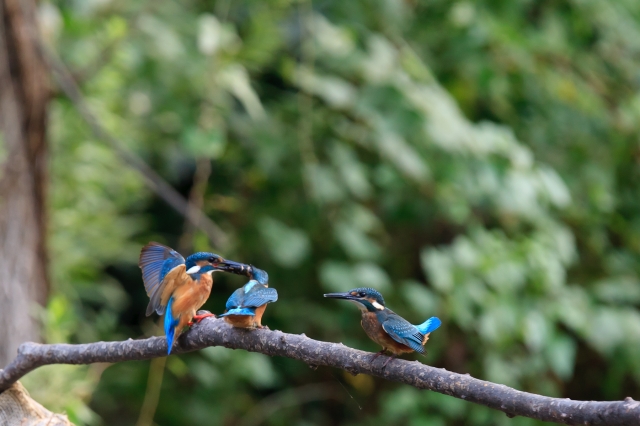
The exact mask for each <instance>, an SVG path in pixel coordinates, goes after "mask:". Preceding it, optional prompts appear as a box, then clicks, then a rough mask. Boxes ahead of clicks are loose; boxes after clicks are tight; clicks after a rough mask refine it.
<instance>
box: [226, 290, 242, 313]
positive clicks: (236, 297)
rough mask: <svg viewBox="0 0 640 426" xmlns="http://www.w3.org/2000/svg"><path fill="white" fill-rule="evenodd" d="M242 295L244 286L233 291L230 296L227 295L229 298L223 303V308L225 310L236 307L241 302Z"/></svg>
mask: <svg viewBox="0 0 640 426" xmlns="http://www.w3.org/2000/svg"><path fill="white" fill-rule="evenodd" d="M243 296H244V288H243V287H240V288H239V289H237V290H236V291H234V292H233V294H232V295H231V296H229V299H227V304H226V305H225V308H226V309H227V310H229V309H233V308H237V307H238V306H240V305H241V304H242V299H243Z"/></svg>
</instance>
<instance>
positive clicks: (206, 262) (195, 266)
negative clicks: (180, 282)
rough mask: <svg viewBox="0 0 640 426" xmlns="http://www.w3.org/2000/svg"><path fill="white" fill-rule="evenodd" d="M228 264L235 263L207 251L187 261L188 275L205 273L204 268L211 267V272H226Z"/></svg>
mask: <svg viewBox="0 0 640 426" xmlns="http://www.w3.org/2000/svg"><path fill="white" fill-rule="evenodd" d="M227 263H235V262H233V261H228V260H226V259H224V258H223V257H222V256H219V255H217V254H215V253H209V252H206V251H200V252H198V253H194V254H192V255H191V256H189V257H187V259H186V260H185V266H186V268H187V274H196V273H203V272H204V271H203V268H205V267H207V266H210V267H211V269H208V271H210V272H214V271H224V270H225V267H226V264H227Z"/></svg>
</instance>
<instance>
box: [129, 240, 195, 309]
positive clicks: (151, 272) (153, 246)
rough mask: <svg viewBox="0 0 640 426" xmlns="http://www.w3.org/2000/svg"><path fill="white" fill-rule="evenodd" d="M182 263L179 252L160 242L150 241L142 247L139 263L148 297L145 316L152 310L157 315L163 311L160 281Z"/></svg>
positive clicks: (183, 261) (182, 259)
mask: <svg viewBox="0 0 640 426" xmlns="http://www.w3.org/2000/svg"><path fill="white" fill-rule="evenodd" d="M184 263H185V260H184V258H183V257H182V256H181V255H180V253H178V252H177V251H175V250H173V249H172V248H170V247H167V246H163V245H162V244H158V243H154V242H152V243H149V244H147V245H146V246H145V247H144V248H143V249H142V251H141V252H140V262H139V265H140V268H141V269H142V280H143V281H144V288H145V290H146V291H147V295H148V296H149V299H150V300H149V305H148V306H147V316H149V315H151V314H152V313H153V311H155V312H156V313H157V314H158V315H162V314H163V313H164V311H165V306H162V305H161V304H160V297H161V296H162V290H161V288H162V281H163V280H164V277H166V276H167V274H168V273H169V271H171V270H172V269H173V268H175V267H176V266H179V265H182V264H184Z"/></svg>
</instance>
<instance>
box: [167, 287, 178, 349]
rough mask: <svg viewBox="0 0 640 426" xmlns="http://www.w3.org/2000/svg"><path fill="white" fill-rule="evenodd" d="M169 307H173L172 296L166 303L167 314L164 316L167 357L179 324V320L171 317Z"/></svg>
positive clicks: (171, 312) (171, 313)
mask: <svg viewBox="0 0 640 426" xmlns="http://www.w3.org/2000/svg"><path fill="white" fill-rule="evenodd" d="M171 305H173V296H172V297H170V298H169V302H168V303H167V313H166V315H165V316H164V334H165V335H166V336H167V346H168V348H167V355H171V348H173V341H174V339H175V336H176V326H177V325H178V323H179V322H180V318H179V317H178V318H174V317H173V310H172V309H171Z"/></svg>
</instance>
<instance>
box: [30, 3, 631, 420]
mask: <svg viewBox="0 0 640 426" xmlns="http://www.w3.org/2000/svg"><path fill="white" fill-rule="evenodd" d="M41 15H42V17H43V26H44V27H45V28H44V29H45V32H47V33H48V34H51V38H52V40H53V41H54V43H55V45H56V46H57V50H58V51H59V52H60V54H61V55H62V56H63V59H64V61H65V62H66V63H68V64H69V65H70V67H71V68H72V69H73V71H74V72H75V73H76V75H77V76H79V78H81V79H82V89H83V91H84V93H85V94H86V96H87V98H88V100H89V103H90V107H91V108H92V110H93V111H94V112H95V113H97V115H98V116H99V118H100V121H101V122H102V123H104V125H105V126H106V127H107V128H108V129H109V131H110V132H112V133H113V134H114V135H116V136H117V137H118V138H120V139H121V140H123V141H124V142H125V143H126V145H127V147H128V148H129V149H131V150H133V151H134V152H136V153H138V154H139V155H141V156H143V157H144V158H145V159H146V161H148V162H149V163H150V164H152V165H153V167H154V168H155V169H156V170H158V171H159V172H160V173H161V174H162V175H163V176H164V177H165V178H166V179H168V180H169V181H170V182H172V183H173V184H175V185H176V186H177V188H178V189H180V190H181V191H183V193H185V194H187V192H188V188H189V187H190V182H191V180H192V175H193V170H194V164H195V160H196V159H197V158H210V159H211V160H212V162H213V163H212V164H213V173H212V175H211V178H210V179H209V182H208V187H207V192H206V194H205V199H204V209H205V211H206V213H207V214H208V215H209V216H210V217H211V218H212V219H213V220H214V221H216V222H217V223H218V224H219V225H220V226H221V227H222V228H223V229H224V230H225V231H226V232H228V233H229V234H230V236H231V238H232V240H233V244H232V245H231V246H230V247H224V248H221V247H216V248H214V249H215V250H218V251H220V253H221V254H223V255H224V256H226V257H229V258H232V259H236V260H240V261H244V262H249V263H252V264H256V265H258V266H260V267H261V268H264V269H266V270H268V272H269V274H270V277H271V282H272V284H273V286H274V287H276V288H277V289H278V290H279V293H280V300H279V301H278V303H276V304H274V305H272V306H270V307H269V309H268V310H267V313H266V316H265V322H266V323H267V324H269V325H270V327H271V328H278V329H281V330H284V331H289V332H295V333H301V332H304V333H306V334H307V335H309V336H312V337H315V338H320V339H325V340H331V341H342V342H344V343H345V344H348V345H351V346H354V347H358V348H362V349H366V350H378V349H377V348H376V347H375V345H374V344H373V343H371V342H370V341H368V340H367V339H366V337H365V336H364V333H363V332H362V330H361V329H360V326H359V318H358V315H359V314H358V313H357V312H356V311H355V310H354V309H353V307H352V306H351V305H349V304H343V303H339V302H335V301H328V300H324V299H323V298H322V297H321V295H322V293H323V292H325V291H340V290H347V289H349V288H352V287H356V286H360V285H367V286H371V287H375V288H378V289H380V290H381V291H382V292H383V293H384V296H385V299H386V300H387V301H388V305H389V306H391V307H392V308H393V309H394V310H395V311H397V312H398V313H400V314H402V315H404V316H405V317H406V318H407V319H409V320H411V321H412V322H421V321H423V320H424V319H425V318H427V317H429V316H431V315H437V316H439V317H440V318H441V319H442V320H443V322H444V324H443V327H442V328H441V329H439V330H438V331H437V332H435V333H434V334H433V335H432V338H431V340H430V341H429V343H428V348H427V349H428V355H427V358H425V359H420V361H421V362H427V363H430V364H432V365H436V366H439V367H446V368H447V369H450V370H454V371H458V372H462V373H466V372H468V373H471V374H472V375H474V376H477V377H480V378H483V379H486V380H492V381H496V382H499V383H505V384H508V385H511V386H515V387H517V388H518V389H522V390H527V391H530V392H539V393H544V394H547V395H556V396H563V397H571V398H582V399H614V398H617V399H621V398H624V397H625V396H628V395H631V396H633V395H634V394H637V393H638V392H639V391H640V361H639V360H640V353H639V349H638V348H640V312H639V311H638V306H639V305H640V290H639V289H640V282H639V280H638V273H639V270H638V264H639V263H638V260H639V256H638V253H639V251H640V219H639V218H640V214H639V213H640V201H639V200H640V198H639V197H638V182H640V179H639V178H640V173H639V170H640V168H639V167H638V144H637V134H638V131H640V125H639V124H638V123H640V91H639V87H638V81H639V80H638V75H637V61H636V59H634V58H637V55H638V53H639V51H640V44H638V40H640V34H639V33H640V4H639V3H637V2H634V1H631V0H625V1H619V2H606V1H604V0H589V1H557V2H542V3H541V2H484V1H458V2H445V1H439V0H438V1H432V2H428V3H420V2H417V3H416V2H402V1H348V2H337V1H336V2H327V3H323V4H321V5H320V4H317V5H316V4H314V5H313V7H312V5H311V4H310V3H309V2H306V3H305V2H288V1H271V2H258V1H246V2H231V1H226V0H224V1H218V2H213V1H197V2H195V1H192V2H170V1H163V0H159V1H155V2H153V3H148V2H122V1H118V0H114V1H112V2H66V1H59V2H55V4H49V3H45V4H43V6H42V14H41ZM51 126H52V131H51V139H52V146H53V148H52V153H53V165H52V177H53V184H52V199H51V222H52V225H51V254H52V255H51V257H52V259H53V262H52V268H53V277H54V282H55V292H54V296H53V297H52V299H51V303H50V305H49V308H48V311H47V312H46V313H44V314H43V315H44V316H45V317H46V318H48V320H47V321H46V324H47V336H48V339H49V340H51V341H72V342H78V341H82V342H85V341H93V340H98V339H120V338H123V337H138V336H142V335H148V334H153V333H159V330H158V329H157V328H156V327H154V325H153V323H152V322H151V320H149V319H145V318H144V317H143V315H142V313H143V312H144V307H145V305H146V296H145V295H144V291H143V288H142V282H141V279H140V276H139V271H138V270H137V268H135V266H134V265H135V263H136V260H137V256H138V254H137V251H138V249H139V247H140V246H142V244H144V243H146V242H147V241H148V240H150V239H156V240H159V241H164V242H167V243H170V244H172V245H174V246H176V244H177V241H178V236H179V235H180V234H181V233H182V230H183V219H182V218H180V217H178V216H177V215H175V214H174V213H173V212H171V211H170V210H169V209H168V208H167V207H166V206H164V205H163V204H162V203H161V202H160V201H159V200H156V199H154V198H153V196H152V194H151V193H150V192H149V191H148V189H146V188H145V187H144V186H143V182H142V180H141V178H140V177H139V176H137V175H136V174H135V172H134V171H132V170H130V169H128V168H127V167H126V165H124V163H122V162H121V161H120V160H119V159H118V158H117V156H116V155H115V153H113V152H112V151H110V150H109V149H108V148H107V147H105V146H104V145H102V144H101V143H100V142H98V141H95V140H94V139H93V136H92V135H90V133H89V131H88V129H87V126H86V125H85V124H84V123H82V121H81V120H80V118H79V117H78V114H77V113H76V112H75V111H74V109H73V107H72V106H71V105H70V104H69V102H68V101H66V100H65V99H63V98H57V99H55V100H54V102H53V105H52V113H51ZM195 246H196V247H197V248H198V249H204V248H208V245H207V244H205V243H204V240H203V237H202V235H196V238H195ZM241 284H242V280H240V279H239V278H234V277H220V279H219V281H218V284H217V286H216V287H215V288H214V293H213V295H212V298H211V300H210V301H209V302H208V304H207V305H206V307H207V308H209V309H211V310H212V311H214V312H220V311H221V310H222V309H223V306H224V301H225V300H226V297H227V296H228V294H229V293H230V292H231V291H232V290H233V289H234V288H236V287H237V286H239V285H241ZM61 307H63V308H61ZM148 368H149V367H148V363H128V364H120V365H115V366H112V367H110V368H108V369H107V370H106V371H105V372H104V374H103V376H102V380H101V381H100V383H99V385H98V387H97V389H96V390H95V392H94V393H93V398H90V397H89V395H90V391H87V390H86V389H87V386H89V387H91V386H93V383H95V382H96V380H97V378H95V377H96V376H95V375H94V376H91V377H94V378H92V379H87V377H89V375H90V374H92V373H91V369H88V370H87V369H84V370H76V371H81V373H76V374H78V376H74V377H71V378H69V379H68V382H69V386H71V385H73V383H80V385H78V386H83V389H85V391H83V392H69V395H71V396H69V399H68V401H67V402H65V403H63V404H61V405H56V406H55V408H56V409H61V408H62V409H66V410H67V411H68V412H70V413H76V412H77V413H78V414H77V415H74V416H73V419H74V421H76V422H77V423H78V424H96V423H99V422H100V420H98V418H100V419H102V421H103V422H104V423H106V424H112V423H118V424H134V423H135V421H136V419H137V417H138V413H139V410H140V407H141V405H142V400H143V397H144V393H145V386H146V379H147V374H148V373H147V372H148ZM48 371H53V370H43V372H42V374H43V375H46V374H49V373H47V372H48ZM85 373H86V374H85ZM50 374H51V377H52V379H51V380H49V381H43V382H42V383H49V384H46V385H42V386H41V391H42V392H43V394H46V392H50V393H54V392H57V391H56V388H55V386H57V385H56V383H57V381H56V380H55V379H54V378H55V377H57V376H55V375H54V374H57V373H50ZM65 374H66V373H65ZM336 380H338V381H340V382H341V384H343V385H344V387H345V389H346V390H345V393H344V395H342V396H340V397H338V400H337V401H336V400H311V401H310V402H306V403H305V402H303V401H304V398H303V397H300V399H299V401H300V402H295V401H294V402H292V403H291V404H290V405H288V406H287V407H288V408H287V409H286V410H285V411H284V412H283V413H286V415H285V414H282V415H274V416H273V417H272V419H271V420H268V421H267V424H274V425H275V424H329V423H345V424H353V425H356V424H371V423H372V422H373V421H374V420H376V421H379V420H380V419H384V421H385V422H386V423H387V424H426V423H428V424H435V425H437V424H443V425H444V424H465V425H467V424H468V425H485V424H487V425H489V424H491V425H495V424H509V425H520V424H522V425H524V424H534V423H535V422H532V421H530V420H527V419H519V418H516V419H507V418H506V417H505V416H504V415H503V414H501V413H497V412H493V411H491V410H488V409H485V408H483V407H476V406H472V405H471V404H468V403H466V402H463V401H458V400H455V399H453V398H450V397H447V396H442V395H438V394H434V393H427V392H420V391H417V390H415V389H411V388H406V387H398V386H396V385H394V384H391V383H386V382H383V381H379V380H368V379H366V378H351V377H349V376H344V377H343V376H336V372H331V371H328V370H326V369H318V370H316V371H314V370H310V369H309V368H308V367H307V366H305V365H300V363H296V362H293V361H290V360H283V359H270V358H267V357H264V356H262V355H256V354H247V353H243V352H237V351H234V352H231V351H229V350H226V349H221V348H211V349H207V350H205V351H201V352H200V353H196V354H189V355H185V356H180V357H177V356H172V357H170V358H169V360H168V362H167V367H166V372H165V376H164V381H163V384H162V392H161V397H160V404H159V408H158V411H157V414H156V417H155V420H156V422H157V423H158V424H163V425H165V424H166V425H170V424H185V423H196V422H200V423H210V421H211V419H212V418H215V419H217V422H218V423H220V424H222V423H224V424H241V421H242V419H243V418H244V416H245V413H247V412H248V411H249V410H250V409H251V408H252V407H255V406H257V405H256V404H258V403H259V402H260V401H261V400H263V398H265V397H268V396H269V395H279V394H278V392H280V391H283V390H290V389H297V388H298V387H300V386H303V385H306V384H309V383H323V382H328V383H335V381H336ZM30 388H31V389H33V385H32V386H31V387H30ZM347 392H349V393H347ZM294 394H295V393H294ZM350 394H351V396H350ZM352 398H353V399H352ZM353 400H356V401H358V402H357V404H360V405H362V406H363V407H364V409H363V410H358V409H357V407H355V406H354V404H353ZM41 401H42V402H45V403H46V404H53V403H50V402H49V401H50V399H47V398H46V397H45V396H43V397H42V399H41ZM84 403H88V404H89V406H90V407H91V410H93V411H95V413H97V414H96V415H89V414H86V413H88V412H89V411H87V408H86V407H85V406H83V405H82V404H84ZM78 407H83V408H82V409H79V408H78ZM116 419H117V420H116Z"/></svg>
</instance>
